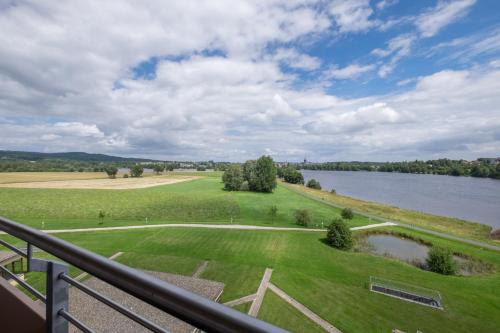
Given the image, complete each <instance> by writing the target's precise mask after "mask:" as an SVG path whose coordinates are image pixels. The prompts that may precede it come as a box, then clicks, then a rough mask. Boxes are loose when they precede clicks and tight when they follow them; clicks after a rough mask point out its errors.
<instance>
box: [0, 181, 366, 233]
mask: <svg viewBox="0 0 500 333" xmlns="http://www.w3.org/2000/svg"><path fill="white" fill-rule="evenodd" d="M0 202H1V203H2V205H1V206H0V215H3V216H7V217H9V218H11V219H14V220H17V221H20V222H23V223H26V224H28V225H31V226H33V227H36V228H42V222H43V226H44V228H45V229H60V228H83V227H98V226H100V224H99V222H100V221H99V219H98V213H99V211H100V210H102V211H104V212H105V213H106V217H105V219H104V223H103V225H102V226H120V225H134V224H145V223H146V221H147V223H168V222H199V223H203V222H208V223H231V221H232V223H239V224H258V225H275V226H295V223H294V217H293V213H294V211H295V210H296V209H298V208H307V209H309V210H310V211H311V213H312V215H313V218H314V226H321V225H322V223H323V224H327V223H328V222H329V221H330V220H331V219H332V218H333V217H335V216H338V215H339V214H340V211H339V209H337V208H334V207H330V206H328V205H325V204H322V203H319V202H316V201H314V200H310V199H305V198H304V197H302V196H301V195H299V194H296V193H294V192H292V191H290V190H289V189H286V188H285V187H283V186H279V187H278V188H277V189H276V190H275V192H274V193H272V194H261V193H252V192H227V191H223V190H222V184H221V182H220V179H219V178H218V177H207V178H203V179H200V180H196V181H190V182H185V183H178V184H171V185H165V186H157V187H152V188H146V189H134V190H97V189H89V190H87V189H24V188H22V189H21V188H0ZM272 205H276V206H277V207H278V214H277V216H276V217H275V218H273V217H271V216H270V215H269V208H270V207H271V206H272ZM350 223H351V224H352V225H366V224H369V223H370V221H369V219H368V218H365V217H363V216H356V217H355V218H354V219H353V220H352V221H350Z"/></svg>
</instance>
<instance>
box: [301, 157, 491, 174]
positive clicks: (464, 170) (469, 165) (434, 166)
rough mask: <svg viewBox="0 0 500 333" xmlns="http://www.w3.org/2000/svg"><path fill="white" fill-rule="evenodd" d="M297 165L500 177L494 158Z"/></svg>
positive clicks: (318, 167) (319, 168) (332, 168)
mask: <svg viewBox="0 0 500 333" xmlns="http://www.w3.org/2000/svg"><path fill="white" fill-rule="evenodd" d="M296 167H299V168H301V169H307V170H332V171H380V172H401V173H424V174H437V175H450V176H471V177H481V178H496V179H500V162H496V161H495V160H493V159H479V160H477V161H474V162H468V161H465V160H450V159H446V158H444V159H438V160H428V161H419V160H415V161H405V162H386V163H374V162H325V163H300V164H297V165H296Z"/></svg>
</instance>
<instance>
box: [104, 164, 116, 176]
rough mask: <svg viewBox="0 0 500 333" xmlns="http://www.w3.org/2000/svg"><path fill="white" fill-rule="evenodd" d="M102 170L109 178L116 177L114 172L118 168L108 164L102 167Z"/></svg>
mask: <svg viewBox="0 0 500 333" xmlns="http://www.w3.org/2000/svg"><path fill="white" fill-rule="evenodd" d="M104 171H105V172H106V174H107V175H108V177H109V178H116V174H117V173H118V168H117V167H115V166H114V165H108V166H107V167H106V168H104Z"/></svg>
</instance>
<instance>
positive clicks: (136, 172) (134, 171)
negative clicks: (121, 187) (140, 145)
mask: <svg viewBox="0 0 500 333" xmlns="http://www.w3.org/2000/svg"><path fill="white" fill-rule="evenodd" d="M143 172H144V168H143V167H142V165H140V164H135V165H134V166H133V167H132V168H131V169H130V176H132V177H140V176H142V173H143Z"/></svg>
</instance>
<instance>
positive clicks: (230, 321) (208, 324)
mask: <svg viewBox="0 0 500 333" xmlns="http://www.w3.org/2000/svg"><path fill="white" fill-rule="evenodd" d="M0 231H4V232H5V233H7V234H9V235H11V236H14V237H16V238H18V239H20V240H22V241H24V242H26V243H27V247H26V252H24V251H22V250H20V249H18V248H16V247H15V246H13V245H11V244H9V243H7V242H5V241H3V240H0V244H2V245H4V246H5V247H7V248H9V249H11V250H12V251H14V252H16V253H17V254H19V255H21V256H23V257H25V258H27V259H28V260H27V261H28V271H40V272H46V273H47V295H46V296H44V295H42V294H41V293H40V292H38V291H37V290H36V289H34V288H33V287H31V286H30V285H28V284H27V283H26V282H24V281H22V280H21V279H19V278H18V277H17V276H16V275H15V274H13V273H11V272H9V273H10V274H9V273H7V275H9V276H10V277H12V278H13V279H15V280H16V281H17V282H18V283H19V284H20V285H21V286H23V287H25V288H26V289H27V290H28V291H30V292H31V293H32V294H33V295H34V296H35V297H36V298H38V299H40V300H41V301H43V302H44V303H45V304H46V331H47V332H50V333H53V332H54V333H55V332H57V333H66V332H67V331H68V323H71V324H73V325H74V326H76V327H77V328H79V329H80V330H82V331H83V332H93V331H92V330H91V329H90V328H89V327H87V326H86V325H85V324H84V323H82V322H81V321H79V320H78V319H77V318H75V317H74V316H73V315H71V314H70V313H69V311H68V294H69V293H68V287H69V285H71V286H73V287H75V288H78V289H79V290H81V291H83V292H84V293H86V294H88V295H90V296H91V297H94V298H95V299H97V300H99V301H101V302H102V303H104V304H106V305H108V306H110V307H111V308H113V309H114V310H116V311H118V312H120V313H121V314H123V315H125V316H127V317H128V318H130V319H131V320H133V321H135V322H137V323H138V324H140V325H142V326H143V327H145V328H147V329H149V330H151V331H153V332H162V333H163V332H167V331H166V330H165V329H163V328H161V327H159V326H158V325H156V324H155V323H153V322H151V321H149V320H147V319H146V318H143V317H141V316H139V315H137V314H135V313H133V312H131V311H130V310H128V309H127V308H125V307H123V306H122V305H120V304H118V303H116V302H114V301H113V300H111V299H109V298H107V297H105V296H103V295H101V294H100V293H98V292H97V291H95V290H92V289H91V288H89V287H87V286H86V285H84V284H82V283H80V282H78V281H77V280H75V279H73V278H71V277H70V276H69V274H68V265H67V264H63V263H60V262H55V261H50V260H41V259H35V258H33V256H32V253H33V251H32V249H33V246H36V247H37V248H39V249H41V250H43V251H45V252H47V253H49V254H52V255H53V256H55V257H57V258H59V259H61V260H63V261H64V262H66V263H68V264H71V265H73V266H75V267H77V268H79V269H81V270H83V271H85V272H87V273H89V274H91V275H93V276H95V277H97V278H99V279H101V280H103V281H105V282H107V283H109V284H111V285H113V286H115V287H116V288H118V289H120V290H122V291H124V292H126V293H128V294H130V295H132V296H135V297H137V298H139V299H141V300H142V301H144V302H146V303H148V304H150V305H153V306H154V307H156V308H158V309H160V310H162V311H164V312H166V313H168V314H170V315H173V316H174V317H176V318H178V319H181V320H182V321H184V322H186V323H189V324H191V325H193V326H195V327H197V328H199V329H201V330H203V331H206V332H271V333H273V332H276V333H284V332H286V331H285V330H283V329H281V328H278V327H276V326H273V325H271V324H269V323H266V322H264V321H261V320H258V319H256V318H254V317H251V316H248V315H246V314H243V313H241V312H239V311H236V310H234V309H231V308H229V307H227V306H224V305H222V304H219V303H217V302H214V301H212V300H209V299H206V298H204V297H202V296H199V295H197V294H194V293H192V292H190V291H187V290H184V289H182V288H179V287H177V286H175V285H172V284H170V283H167V282H165V281H162V280H160V279H157V278H155V277H153V276H150V275H148V274H146V273H144V272H141V271H138V270H135V269H133V268H130V267H128V266H125V265H123V264H120V263H118V262H115V261H112V260H110V259H108V258H105V257H102V256H100V255H97V254H95V253H93V252H91V251H88V250H85V249H82V248H80V247H78V246H76V245H73V244H71V243H68V242H66V241H64V240H61V239H59V238H56V237H53V236H50V235H48V234H46V233H43V232H41V231H39V230H36V229H33V228H30V227H28V226H25V225H23V224H19V223H16V222H14V221H11V220H9V219H7V218H4V217H0ZM0 269H1V270H2V271H4V272H8V270H7V269H6V268H4V267H2V266H0ZM1 302H2V301H1V300H0V304H1Z"/></svg>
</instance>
